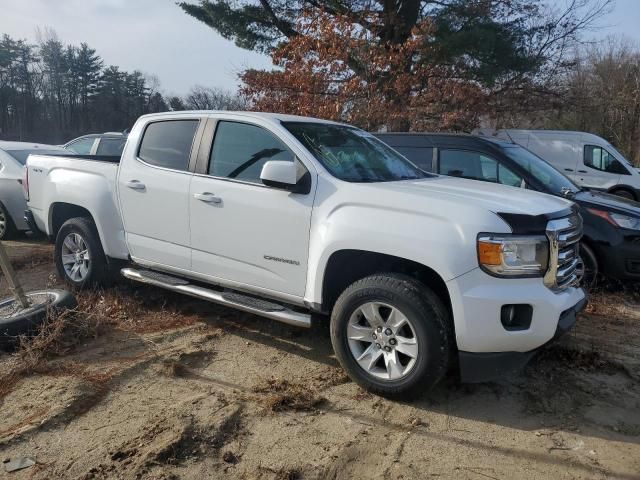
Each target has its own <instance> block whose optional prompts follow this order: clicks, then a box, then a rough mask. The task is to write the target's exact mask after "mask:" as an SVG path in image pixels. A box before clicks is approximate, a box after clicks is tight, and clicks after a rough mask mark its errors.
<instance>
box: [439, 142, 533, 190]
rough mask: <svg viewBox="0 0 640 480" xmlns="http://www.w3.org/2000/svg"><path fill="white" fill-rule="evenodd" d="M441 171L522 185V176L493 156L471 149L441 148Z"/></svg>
mask: <svg viewBox="0 0 640 480" xmlns="http://www.w3.org/2000/svg"><path fill="white" fill-rule="evenodd" d="M439 173H441V174H442V175H449V176H452V177H462V178H469V179H471V180H482V181H485V182H493V183H501V184H503V185H509V186H512V187H520V186H521V185H522V178H521V177H520V176H518V175H516V174H515V173H513V172H512V171H511V170H509V169H508V168H507V167H505V166H504V165H502V164H500V163H498V162H497V161H496V160H494V159H493V158H490V157H487V156H485V155H483V154H481V153H479V152H472V151H469V150H440V163H439Z"/></svg>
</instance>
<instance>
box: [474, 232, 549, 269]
mask: <svg viewBox="0 0 640 480" xmlns="http://www.w3.org/2000/svg"><path fill="white" fill-rule="evenodd" d="M478 264H479V265H480V268H482V269H483V270H484V271H485V272H487V273H489V274H490V275H495V276H498V277H541V276H543V275H544V273H545V272H546V270H547V266H548V264H549V241H548V240H547V237H545V236H543V235H539V236H514V235H508V234H492V233H484V234H480V235H479V236H478Z"/></svg>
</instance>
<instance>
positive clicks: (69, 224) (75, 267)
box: [55, 217, 109, 289]
mask: <svg viewBox="0 0 640 480" xmlns="http://www.w3.org/2000/svg"><path fill="white" fill-rule="evenodd" d="M55 262H56V269H57V270H58V275H59V276H60V278H62V279H64V281H65V282H66V283H67V284H69V285H70V286H72V287H74V288H77V289H81V288H85V287H92V286H94V285H100V284H103V283H104V282H106V281H107V280H108V273H109V272H108V268H107V260H106V257H105V255H104V250H103V249H102V244H101V243H100V236H99V235H98V230H97V229H96V226H95V224H94V223H93V221H92V220H91V219H90V218H85V217H77V218H72V219H70V220H67V221H66V222H65V223H64V224H63V225H62V227H60V230H59V231H58V235H57V236H56V248H55Z"/></svg>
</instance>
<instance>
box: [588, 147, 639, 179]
mask: <svg viewBox="0 0 640 480" xmlns="http://www.w3.org/2000/svg"><path fill="white" fill-rule="evenodd" d="M584 164H585V165H586V166H587V167H591V168H594V169H596V170H600V171H601V172H607V173H615V174H618V175H629V172H628V171H627V169H626V168H624V166H623V165H622V163H620V162H619V161H618V160H616V158H615V157H614V156H613V155H611V154H610V153H609V152H608V151H607V150H605V149H604V148H602V147H597V146H595V145H585V147H584Z"/></svg>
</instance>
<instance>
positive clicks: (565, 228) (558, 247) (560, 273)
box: [544, 213, 582, 290]
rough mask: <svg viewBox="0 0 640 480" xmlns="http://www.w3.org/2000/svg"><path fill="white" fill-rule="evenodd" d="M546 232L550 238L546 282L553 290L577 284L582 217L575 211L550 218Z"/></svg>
mask: <svg viewBox="0 0 640 480" xmlns="http://www.w3.org/2000/svg"><path fill="white" fill-rule="evenodd" d="M546 234H547V238H548V239H549V268H548V270H547V273H546V274H545V276H544V284H545V285H546V286H547V287H549V288H551V289H553V290H564V289H565V288H568V287H571V286H574V285H576V284H577V283H578V276H577V275H576V268H577V267H578V263H579V248H580V247H579V242H580V238H582V217H580V215H578V214H577V213H575V214H572V215H570V216H568V217H562V218H558V219H555V220H550V221H549V223H548V224H547V232H546Z"/></svg>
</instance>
